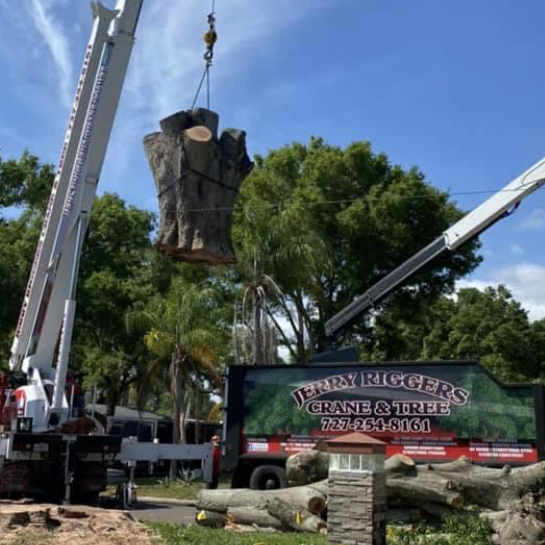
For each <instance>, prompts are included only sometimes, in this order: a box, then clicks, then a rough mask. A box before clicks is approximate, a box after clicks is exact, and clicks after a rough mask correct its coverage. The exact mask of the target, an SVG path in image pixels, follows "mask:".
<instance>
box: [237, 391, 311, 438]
mask: <svg viewBox="0 0 545 545" xmlns="http://www.w3.org/2000/svg"><path fill="white" fill-rule="evenodd" d="M291 391H292V388H291V387H289V386H285V385H281V384H271V383H268V382H267V383H255V384H253V385H252V386H251V387H250V388H249V390H248V391H245V392H244V399H245V418H244V433H245V434H246V435H248V436H252V435H254V436H259V437H262V436H264V435H276V434H277V433H279V434H284V433H290V434H293V435H298V434H301V435H308V434H309V432H310V430H311V429H313V428H316V429H321V422H320V417H319V416H315V415H311V414H309V413H308V412H307V411H306V410H305V409H303V410H298V409H297V407H296V406H295V403H294V401H293V398H292V397H291ZM264 400H266V402H264Z"/></svg>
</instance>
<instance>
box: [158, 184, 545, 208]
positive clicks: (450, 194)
mask: <svg viewBox="0 0 545 545" xmlns="http://www.w3.org/2000/svg"><path fill="white" fill-rule="evenodd" d="M539 189H543V187H540V188H539ZM514 191H520V187H519V188H516V189H498V190H493V189H482V190H473V191H456V192H451V191H447V192H446V193H445V195H446V196H447V197H460V196H469V195H490V194H494V193H512V192H514ZM389 196H391V197H395V198H397V199H399V200H404V201H412V200H424V199H430V200H431V199H436V198H437V197H438V195H437V194H436V195H430V194H420V195H389ZM381 198H382V196H377V197H370V196H368V195H362V196H361V197H354V198H352V199H333V200H325V201H301V202H298V203H297V204H298V205H299V206H302V207H309V208H310V207H312V206H331V205H338V204H351V203H355V202H358V201H362V200H365V201H378V200H380V199H381ZM238 208H239V207H236V206H230V207H227V206H225V207H223V206H219V207H216V208H191V209H187V210H185V212H229V211H233V210H236V209H238ZM282 208H283V205H282V203H262V204H260V205H252V206H249V207H248V206H246V207H241V208H240V209H241V211H244V210H251V209H254V210H257V209H273V210H275V209H278V210H280V209H282ZM164 212H176V210H172V209H167V210H164Z"/></svg>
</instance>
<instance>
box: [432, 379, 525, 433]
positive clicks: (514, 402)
mask: <svg viewBox="0 0 545 545" xmlns="http://www.w3.org/2000/svg"><path fill="white" fill-rule="evenodd" d="M457 386H459V387H461V388H464V389H465V390H468V391H469V392H470V394H469V400H468V402H467V404H466V405H462V406H460V407H456V408H455V409H452V414H450V415H449V416H446V417H444V418H443V419H442V420H441V425H442V427H443V428H444V429H446V430H453V431H454V432H455V433H456V436H457V437H460V438H477V437H480V438H490V437H500V438H501V439H505V440H509V439H511V440H515V441H516V440H524V439H526V440H529V441H536V421H535V410H534V394H533V391H532V389H531V388H528V389H526V388H517V389H508V388H502V387H501V386H498V385H497V384H496V383H495V382H494V381H493V380H492V379H491V378H489V377H488V376H486V375H485V373H483V372H482V371H480V372H476V371H475V372H470V373H468V375H467V376H465V377H464V380H462V381H460V382H459V383H457Z"/></svg>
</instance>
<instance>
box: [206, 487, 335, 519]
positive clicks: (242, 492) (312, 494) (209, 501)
mask: <svg viewBox="0 0 545 545" xmlns="http://www.w3.org/2000/svg"><path fill="white" fill-rule="evenodd" d="M316 497H319V498H322V499H323V500H325V499H326V497H327V481H323V482H320V483H315V484H313V485H310V486H298V487H294V488H281V489H279V490H248V489H245V488H238V489H237V488H234V489H230V490H227V489H222V490H201V491H200V492H199V494H198V495H197V509H203V510H205V511H218V512H223V513H225V512H227V510H228V509H232V508H234V507H245V508H251V509H257V510H266V509H267V506H268V503H269V502H270V501H271V500H273V499H274V498H280V499H282V500H284V501H285V502H287V503H288V504H289V505H291V506H292V507H293V508H295V509H308V506H309V501H311V500H312V499H313V498H316Z"/></svg>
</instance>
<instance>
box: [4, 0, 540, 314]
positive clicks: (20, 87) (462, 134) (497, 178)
mask: <svg viewBox="0 0 545 545" xmlns="http://www.w3.org/2000/svg"><path fill="white" fill-rule="evenodd" d="M104 3H105V4H106V5H107V6H108V7H113V5H114V3H115V2H114V0H105V1H104ZM210 5H211V2H210V1H209V0H145V6H144V11H143V14H142V17H141V22H140V27H139V29H138V33H137V34H138V41H137V44H136V46H135V49H134V52H133V57H132V60H131V65H130V68H129V73H128V77H127V82H126V85H125V88H124V91H123V95H122V99H121V105H120V109H119V112H118V117H117V121H116V124H115V127H114V132H113V135H112V139H111V142H110V147H109V152H108V155H107V158H106V163H105V165H104V170H103V174H102V179H101V184H100V192H104V191H109V192H116V193H118V194H119V195H120V196H121V197H123V198H124V199H125V200H126V201H127V202H129V203H131V204H135V205H137V206H139V207H142V208H146V209H152V210H155V209H156V200H155V190H154V185H153V180H152V177H151V173H150V171H149V168H148V165H147V163H146V160H145V157H144V153H143V150H142V137H143V136H144V135H146V134H148V133H149V132H153V131H154V130H157V127H158V122H159V119H160V118H161V117H164V116H166V115H168V114H170V113H173V112H175V111H178V110H181V109H186V108H188V107H189V106H190V104H191V101H192V98H193V95H194V92H195V90H196V86H197V83H198V79H199V77H200V74H201V71H202V53H203V51H202V49H203V46H202V42H201V35H202V33H203V31H204V29H205V21H206V14H207V13H208V11H209V10H210ZM216 10H217V17H218V23H217V27H218V32H219V42H218V44H217V48H216V59H215V65H214V67H213V73H212V104H211V106H212V108H213V109H215V110H216V111H218V112H219V113H220V116H221V124H222V126H224V127H225V126H233V127H237V128H243V129H245V130H246V131H247V132H248V144H249V148H250V152H251V153H252V154H253V153H266V152H267V150H269V149H273V148H277V147H279V146H282V145H284V144H287V143H290V142H291V141H294V140H297V141H303V142H305V141H308V139H309V137H310V136H311V135H317V136H322V137H323V138H325V139H326V140H327V141H328V142H329V143H331V144H335V145H340V146H345V145H347V144H349V143H350V142H352V141H355V140H369V141H370V142H371V143H372V145H373V148H374V149H375V151H377V152H379V151H381V152H385V153H386V154H387V155H388V156H389V158H390V160H391V161H392V162H393V163H397V164H401V165H402V166H403V167H406V168H408V167H411V166H413V165H417V166H418V167H419V168H420V169H421V170H422V171H423V172H424V173H425V174H426V177H427V179H428V180H429V181H430V182H432V183H433V184H435V185H436V186H438V187H440V188H442V189H450V191H451V192H452V193H453V194H456V193H461V192H467V191H475V190H481V191H491V192H492V191H494V190H497V189H500V188H501V187H502V186H504V185H505V184H506V183H507V182H508V181H510V180H511V179H512V178H514V177H515V176H517V175H518V174H520V173H521V172H523V171H524V170H526V168H528V167H529V166H530V165H532V164H533V163H535V162H536V161H538V160H539V159H540V158H541V157H543V156H544V155H545V94H544V92H543V89H544V88H545V72H544V71H543V70H542V69H541V68H542V66H543V62H544V58H545V40H544V39H543V31H542V29H543V20H545V3H543V2H542V1H539V0H524V1H522V2H517V3H515V2H513V1H512V0H479V2H475V1H470V0H456V1H454V0H450V1H447V0H439V1H438V0H216ZM90 28H91V14H90V9H89V5H88V1H87V0H18V1H17V2H13V0H0V150H1V152H2V156H3V157H5V158H7V157H17V156H19V155H20V153H21V152H22V150H23V149H24V148H28V149H29V150H30V151H31V152H32V153H34V154H36V155H38V156H39V157H40V158H41V159H43V160H44V161H49V162H53V163H55V162H56V161H57V159H58V155H59V152H60V147H61V142H62V139H63V137H64V131H65V127H66V123H67V118H68V111H69V108H70V105H71V102H72V96H73V93H74V90H75V86H76V80H77V78H78V76H79V70H80V65H81V62H82V58H83V52H84V49H85V46H86V44H87V41H88V37H89V32H90ZM485 197H486V195H465V196H464V195H457V196H456V197H455V198H456V201H457V203H458V204H459V206H461V207H462V208H463V209H465V210H470V209H472V208H474V207H475V206H477V205H478V204H479V203H480V202H481V201H482V200H483V199H484V198H485ZM544 233H545V192H544V191H543V190H541V191H538V192H537V193H535V194H533V195H532V196H530V197H529V198H528V199H527V200H526V201H525V202H524V203H523V204H522V206H521V207H520V208H519V210H518V211H517V213H516V214H514V215H513V216H512V217H511V218H509V219H507V220H505V221H503V222H501V223H500V224H497V225H495V226H494V227H492V228H491V230H490V231H488V232H487V233H486V234H485V235H483V236H482V237H481V240H482V242H483V248H482V254H483V256H484V258H485V260H484V263H483V265H482V266H481V267H480V268H479V269H478V270H477V271H476V272H475V273H474V274H473V276H472V277H471V278H468V279H466V280H464V281H463V282H462V285H468V284H471V285H476V286H480V287H482V286H484V285H489V284H492V285H494V284H496V283H498V282H503V283H505V284H507V285H508V286H509V287H510V288H511V290H512V291H513V292H514V293H515V295H516V297H517V298H518V299H519V300H520V301H521V302H522V303H523V305H524V306H525V308H527V309H528V310H529V311H530V315H531V317H533V318H540V317H543V316H545V289H544V288H543V286H544V285H545V250H544V247H543V235H544Z"/></svg>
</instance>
